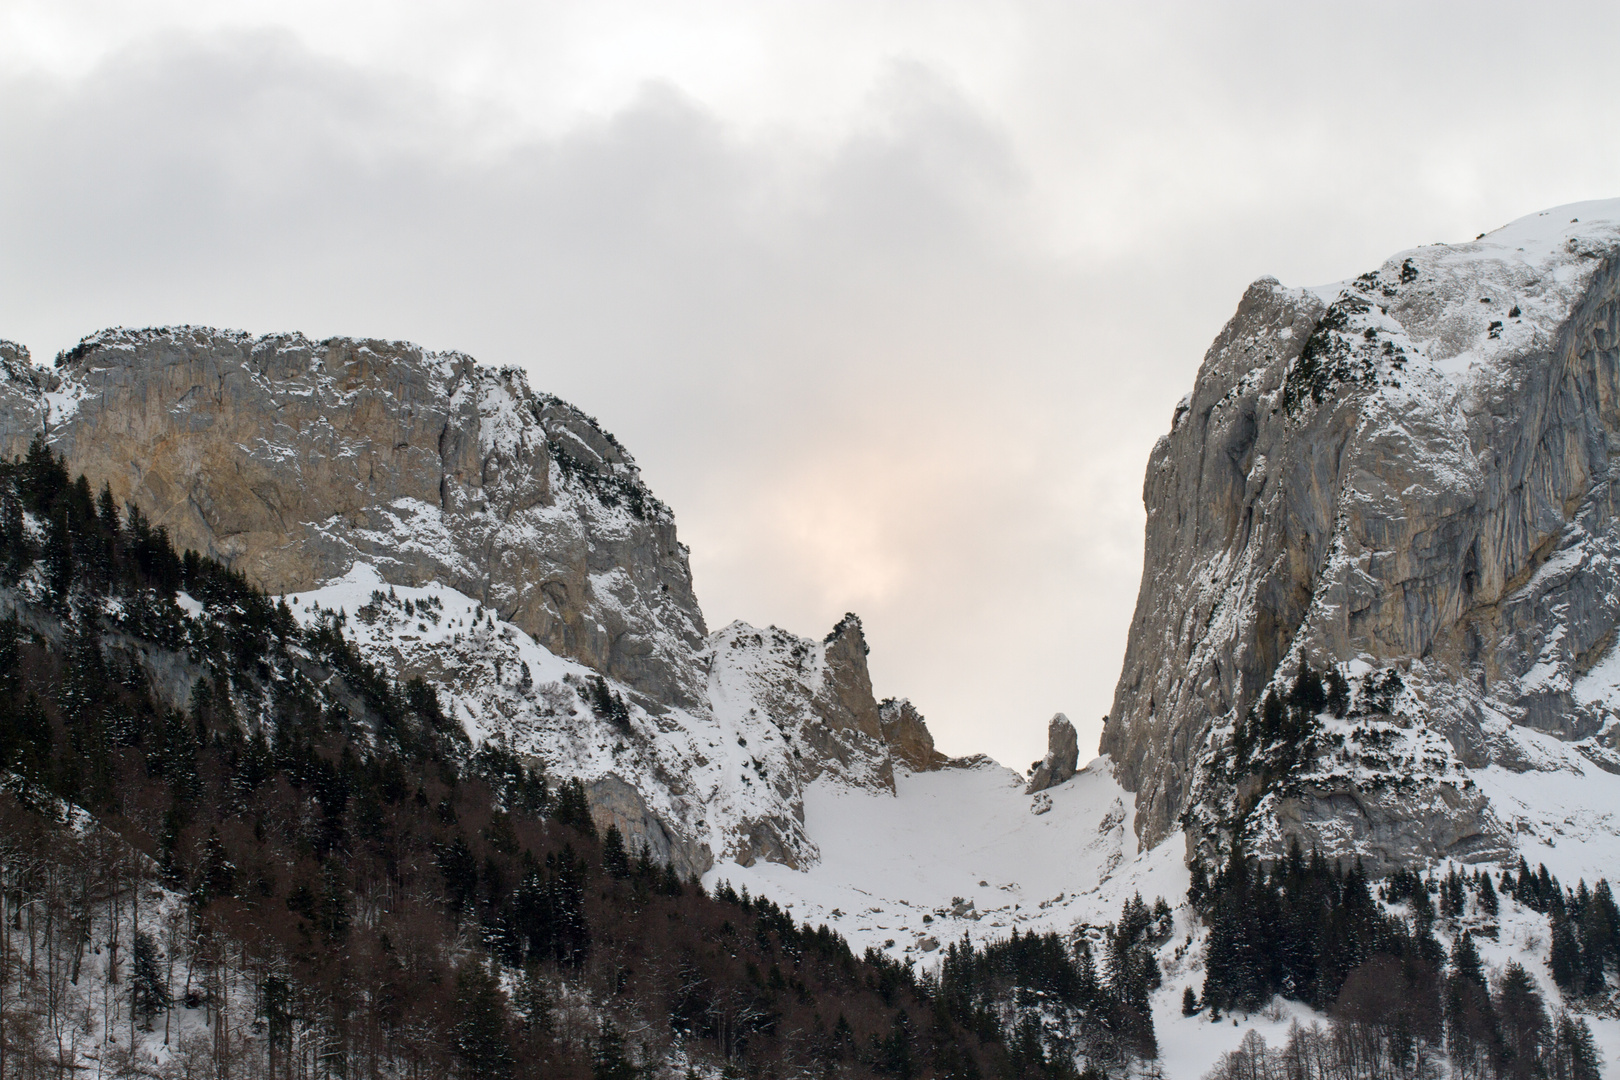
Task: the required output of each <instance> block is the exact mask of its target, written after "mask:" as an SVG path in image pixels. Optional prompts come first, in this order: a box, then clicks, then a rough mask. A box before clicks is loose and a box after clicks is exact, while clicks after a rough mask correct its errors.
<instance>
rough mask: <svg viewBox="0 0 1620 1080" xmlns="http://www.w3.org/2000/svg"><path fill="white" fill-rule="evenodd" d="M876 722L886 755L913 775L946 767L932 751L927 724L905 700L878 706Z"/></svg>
mask: <svg viewBox="0 0 1620 1080" xmlns="http://www.w3.org/2000/svg"><path fill="white" fill-rule="evenodd" d="M878 721H879V723H880V724H881V725H882V728H883V741H884V742H885V743H887V744H888V747H889V755H890V756H891V757H892V758H894V759H895V760H896V761H899V762H901V763H902V764H904V765H905V766H906V767H907V768H909V769H911V770H912V771H913V772H930V771H932V770H934V769H942V768H944V767H945V766H946V765H948V764H950V762H951V759H950V758H948V757H946V756H945V755H944V754H942V753H940V752H939V751H938V750H935V749H934V736H933V734H932V733H931V732H929V730H928V724H927V722H925V721H924V720H923V715H922V713H920V712H918V711H917V708H916V706H914V705H913V704H912V703H911V702H910V701H909V700H907V699H906V698H898V699H896V698H889V699H888V700H886V701H884V702H883V703H882V704H881V705H879V706H878Z"/></svg>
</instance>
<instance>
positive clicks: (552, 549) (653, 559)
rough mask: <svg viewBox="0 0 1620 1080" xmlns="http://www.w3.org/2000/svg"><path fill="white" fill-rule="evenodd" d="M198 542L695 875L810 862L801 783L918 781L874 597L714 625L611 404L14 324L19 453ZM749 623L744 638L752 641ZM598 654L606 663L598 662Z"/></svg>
mask: <svg viewBox="0 0 1620 1080" xmlns="http://www.w3.org/2000/svg"><path fill="white" fill-rule="evenodd" d="M41 431H43V432H44V434H45V438H46V441H47V443H48V444H49V445H50V446H51V447H52V448H53V449H54V450H56V451H57V452H59V453H61V454H62V455H64V456H65V457H66V459H67V462H68V465H69V468H70V469H71V470H72V471H73V472H74V473H83V474H85V475H86V476H87V477H88V478H90V479H91V480H92V482H93V483H94V484H95V485H96V486H100V484H102V483H106V484H108V486H109V487H110V488H111V490H112V494H113V495H114V497H115V498H116V499H117V500H118V501H119V502H120V503H133V504H135V505H137V506H138V507H139V508H140V509H141V510H142V512H143V513H144V514H145V515H146V516H147V517H148V518H149V519H150V520H151V521H152V522H153V524H155V525H161V526H162V527H164V528H165V529H167V530H168V532H169V535H170V536H171V537H172V538H173V540H174V542H175V544H176V546H177V547H180V548H187V547H189V548H195V549H197V550H200V551H202V552H205V553H207V554H209V555H212V556H214V557H216V558H219V559H221V560H222V561H225V562H228V563H229V564H230V565H232V566H233V567H235V568H236V569H238V570H240V571H242V572H243V573H244V574H246V575H247V577H248V578H249V579H250V580H251V581H253V582H254V583H256V584H258V585H260V586H261V587H263V588H265V589H266V590H267V591H269V592H271V593H276V594H283V595H285V596H288V597H289V598H290V599H291V601H292V604H293V608H294V611H295V614H296V616H297V617H298V618H299V619H300V620H301V621H303V622H305V623H306V624H309V623H311V622H312V621H315V620H318V619H320V618H322V617H323V616H322V612H323V611H326V612H332V611H337V610H340V609H341V610H342V611H343V612H344V613H345V615H346V616H351V617H352V618H351V619H350V620H349V621H348V622H347V623H346V624H345V627H346V629H345V633H346V636H349V637H350V638H351V639H352V640H353V642H354V643H355V645H356V647H357V648H358V649H359V650H360V652H361V654H362V655H363V656H365V657H366V658H367V659H369V660H371V661H373V662H375V663H378V664H380V665H382V666H383V668H384V669H385V670H386V671H387V672H388V673H389V674H390V675H391V676H392V677H394V678H397V679H400V680H404V679H407V678H410V677H414V676H421V677H423V678H425V679H427V680H428V681H429V682H430V683H431V684H432V685H434V686H435V687H436V688H438V690H439V693H440V697H441V701H442V702H444V704H445V705H446V708H447V711H448V712H449V713H450V714H451V715H453V716H454V717H455V718H456V719H457V720H458V721H459V722H460V723H461V724H462V725H463V727H465V728H466V729H467V731H468V732H469V734H471V735H472V736H473V737H474V738H475V739H479V740H481V739H498V740H501V741H503V742H505V743H506V744H507V745H509V746H511V747H512V748H513V749H514V750H516V751H517V752H518V753H520V754H521V755H523V756H525V757H528V758H530V759H532V760H534V761H537V762H539V763H541V764H543V765H544V766H545V768H546V769H547V771H548V772H549V773H550V774H551V775H552V776H553V777H554V778H556V779H562V778H566V777H579V778H580V779H582V780H583V781H584V782H585V785H586V791H587V794H588V797H589V800H590V803H591V808H592V812H593V814H594V815H595V816H596V818H597V819H598V822H599V823H600V824H601V825H603V827H605V826H606V825H607V824H610V823H611V824H615V825H617V826H618V827H619V829H620V831H621V832H622V833H623V834H624V835H625V837H626V839H627V841H628V842H629V843H630V844H631V845H632V846H633V847H642V846H644V847H646V848H647V849H648V850H649V851H650V852H651V853H652V854H653V856H654V857H656V858H658V859H660V860H661V861H668V862H670V863H672V864H673V865H675V866H676V868H677V869H679V870H680V871H681V872H682V873H684V874H693V873H701V872H702V871H704V870H706V869H707V868H708V867H709V866H710V865H712V863H713V861H714V860H715V858H716V857H727V856H730V857H735V858H737V859H739V860H741V861H743V862H752V861H754V860H755V859H768V860H774V861H779V862H784V863H787V864H789V865H794V866H797V865H803V864H804V863H805V862H807V861H811V860H814V859H815V858H816V857H817V852H816V847H815V844H814V843H813V842H812V841H811V839H810V838H809V837H807V836H806V835H805V833H804V828H803V818H804V809H803V794H804V786H805V785H806V784H807V783H809V782H811V781H812V780H814V779H815V778H816V777H818V776H821V775H823V774H827V773H830V774H833V775H835V776H836V777H837V778H838V779H839V780H840V781H842V782H845V783H850V784H857V785H863V786H870V787H876V788H879V789H886V790H891V791H892V790H893V764H892V763H893V761H894V760H907V761H911V760H912V759H913V758H916V759H917V760H923V759H926V758H927V756H928V754H929V753H931V752H932V740H931V738H929V737H928V735H927V729H926V727H925V726H924V725H923V722H922V718H921V717H920V716H918V715H916V714H915V713H914V711H913V713H912V714H911V716H909V717H908V718H907V719H906V721H905V722H904V723H903V724H902V731H901V732H900V733H899V734H897V735H896V748H894V749H891V747H890V744H889V741H888V738H887V737H886V735H885V731H884V721H883V719H882V717H881V716H880V712H879V707H878V704H877V702H876V700H875V699H874V696H873V693H872V684H871V678H870V675H869V674H868V671H867V667H866V653H867V646H866V640H865V637H864V635H863V633H862V630H861V625H860V620H859V619H857V618H855V617H854V616H853V615H850V616H847V617H846V618H845V619H844V620H843V621H841V622H840V623H839V624H838V626H837V627H835V628H834V630H833V631H832V633H830V634H829V635H828V636H827V637H826V639H825V640H823V641H821V642H819V643H818V642H811V641H806V640H804V639H800V638H796V637H793V636H792V635H786V634H784V633H783V632H780V631H775V630H773V631H771V632H770V635H771V637H770V642H769V643H768V644H767V642H766V640H765V638H764V637H763V636H762V635H761V634H760V632H756V631H753V630H752V628H748V627H743V626H742V625H741V624H738V625H737V626H734V627H728V628H727V629H726V630H725V631H722V632H721V633H719V634H717V635H715V636H714V637H712V638H711V637H709V636H707V634H706V630H705V627H704V622H703V616H702V613H701V611H700V610H699V607H698V604H697V600H696V598H695V596H694V595H693V591H692V581H691V573H690V570H689V568H688V564H687V552H686V549H685V547H684V546H683V545H681V544H680V542H679V541H678V539H677V537H676V532H675V523H674V517H673V515H672V514H671V512H670V511H669V510H668V508H666V507H665V506H664V505H663V504H662V503H661V502H659V501H658V500H657V499H656V498H655V497H654V496H653V495H652V493H651V492H650V491H648V490H647V488H646V487H645V485H643V484H642V482H641V479H640V475H639V472H638V470H637V468H636V465H635V462H634V460H633V459H632V458H631V456H630V454H629V453H628V452H627V451H626V450H625V449H624V447H623V446H622V445H620V443H619V442H618V441H617V440H616V439H615V438H614V437H613V436H612V435H611V434H609V433H608V432H607V431H605V430H604V429H603V428H602V427H601V426H600V425H599V424H598V423H597V422H596V421H595V420H593V419H591V418H590V417H588V416H586V415H585V414H583V413H582V412H580V411H579V410H577V409H575V408H574V407H573V406H571V405H568V404H567V403H565V402H562V401H559V400H557V399H556V398H553V397H549V396H547V395H545V394H536V393H533V392H531V391H530V390H529V388H528V386H527V384H526V381H525V379H524V376H523V375H522V373H521V372H519V371H517V370H516V369H503V370H499V371H496V370H491V369H488V368H482V367H479V366H478V365H477V364H476V363H474V362H473V361H472V360H471V359H470V358H468V357H466V356H463V355H461V354H459V353H432V352H426V351H424V350H422V349H420V348H418V347H416V346H414V345H410V344H407V343H401V342H384V341H374V340H356V339H349V338H332V339H328V340H325V341H319V342H317V341H312V340H310V339H307V338H304V337H302V336H300V335H296V334H284V335H269V336H264V337H254V336H251V335H248V334H243V333H238V332H227V331H217V330H211V329H206V328H198V327H181V328H169V329H151V330H109V331H104V332H102V333H99V334H95V335H92V336H91V337H88V338H85V339H84V340H83V341H82V342H80V343H79V345H78V346H76V347H75V348H73V349H72V350H70V351H68V352H66V353H63V354H62V355H60V356H59V357H58V359H57V364H56V367H55V369H54V370H48V369H45V368H41V367H35V366H33V365H32V364H31V363H30V358H29V355H28V351H27V350H26V349H24V348H22V347H21V346H18V345H13V344H10V343H5V342H0V451H3V452H4V453H6V454H7V455H13V456H15V455H20V454H25V453H27V451H28V447H29V444H30V442H31V441H32V440H33V439H34V438H35V436H36V434H38V433H40V432H41ZM745 639H746V640H745ZM599 676H600V678H599Z"/></svg>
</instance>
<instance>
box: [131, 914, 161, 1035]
mask: <svg viewBox="0 0 1620 1080" xmlns="http://www.w3.org/2000/svg"><path fill="white" fill-rule="evenodd" d="M129 994H130V1008H132V1009H133V1010H134V1011H135V1015H136V1016H137V1017H139V1018H140V1021H141V1030H142V1031H151V1030H152V1017H153V1016H155V1015H156V1014H157V1013H160V1012H162V1011H163V1010H165V1009H167V1008H168V1007H169V986H168V982H167V981H166V980H165V979H164V977H163V967H162V964H161V963H160V962H159V960H158V953H157V945H156V944H155V943H154V942H153V941H152V935H151V934H148V933H147V932H146V931H144V930H142V931H140V932H139V933H137V934H136V935H135V957H134V964H133V970H132V971H131V973H130V980H129Z"/></svg>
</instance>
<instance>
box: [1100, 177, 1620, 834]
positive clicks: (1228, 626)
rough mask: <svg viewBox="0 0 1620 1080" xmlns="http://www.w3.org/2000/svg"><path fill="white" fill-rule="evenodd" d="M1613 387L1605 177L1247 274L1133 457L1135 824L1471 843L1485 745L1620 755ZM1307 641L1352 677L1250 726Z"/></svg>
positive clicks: (1612, 212) (1490, 818)
mask: <svg viewBox="0 0 1620 1080" xmlns="http://www.w3.org/2000/svg"><path fill="white" fill-rule="evenodd" d="M1617 388H1620V203H1597V204H1582V205H1578V206H1573V207H1565V208H1561V209H1559V210H1554V211H1549V212H1546V213H1544V214H1539V215H1536V216H1534V217H1531V218H1527V219H1524V220H1522V221H1519V222H1515V223H1514V224H1512V225H1509V226H1506V227H1504V228H1503V229H1500V230H1498V231H1497V232H1495V233H1492V234H1490V235H1489V236H1486V237H1483V238H1481V239H1480V240H1477V241H1475V242H1473V243H1467V244H1456V245H1434V246H1431V247H1426V248H1419V249H1416V250H1413V251H1408V252H1403V253H1401V254H1399V255H1396V256H1394V257H1393V258H1392V259H1390V260H1389V261H1387V262H1386V263H1385V264H1384V265H1383V266H1381V267H1379V268H1378V269H1377V270H1375V271H1373V272H1371V273H1368V274H1364V275H1362V276H1361V277H1359V278H1357V279H1355V280H1354V281H1351V282H1347V283H1344V284H1340V285H1333V286H1328V287H1324V288H1319V289H1291V288H1286V287H1284V286H1282V285H1279V284H1278V283H1277V282H1276V281H1273V280H1270V279H1264V280H1261V281H1258V282H1256V283H1255V284H1254V285H1252V286H1251V287H1250V288H1249V290H1248V292H1247V293H1246V294H1245V296H1244V297H1243V300H1242V302H1241V303H1240V305H1239V307H1238V311H1237V313H1236V315H1234V316H1233V318H1232V320H1231V321H1230V322H1229V323H1228V324H1227V325H1226V327H1225V328H1224V329H1223V330H1222V331H1221V333H1220V335H1219V336H1218V337H1217V338H1216V340H1215V343H1214V345H1213V346H1211V348H1210V350H1209V352H1208V354H1207V355H1206V356H1205V358H1204V362H1203V365H1202V367H1201V368H1200V370H1199V373H1198V377H1197V381H1196V383H1195V385H1194V388H1193V391H1192V392H1191V393H1190V394H1189V395H1188V396H1187V397H1186V398H1185V399H1184V400H1183V401H1182V403H1181V404H1180V405H1179V406H1178V407H1177V409H1176V411H1175V416H1174V419H1173V421H1172V424H1171V430H1170V433H1169V434H1168V435H1166V436H1165V437H1164V438H1162V439H1160V440H1159V443H1158V445H1157V446H1156V447H1155V448H1154V451H1153V454H1152V457H1151V459H1150V461H1149V465H1148V469H1147V477H1146V481H1145V483H1144V490H1143V499H1144V502H1145V504H1146V507H1147V512H1148V523H1147V539H1146V559H1145V567H1144V571H1143V578H1142V586H1141V592H1140V595H1139V598H1138V602H1137V608H1136V613H1135V616H1134V618H1133V620H1132V624H1131V631H1130V638H1129V642H1128V646H1127V652H1126V658H1125V664H1124V669H1123V671H1122V673H1121V676H1120V681H1119V684H1118V687H1117V689H1116V692H1115V699H1114V707H1113V710H1112V714H1111V716H1110V718H1109V721H1108V723H1107V725H1106V728H1105V731H1104V735H1103V742H1102V749H1103V751H1104V752H1105V753H1108V754H1110V755H1112V760H1113V762H1114V765H1115V768H1116V770H1117V772H1118V775H1119V777H1120V779H1121V781H1122V782H1123V783H1124V785H1125V786H1126V787H1127V788H1128V789H1130V790H1133V791H1135V792H1136V793H1137V806H1138V812H1137V816H1136V823H1137V829H1138V834H1139V837H1140V839H1141V840H1142V842H1143V843H1145V844H1148V845H1152V844H1155V843H1157V842H1158V841H1159V840H1161V839H1163V838H1164V837H1166V836H1167V835H1168V834H1170V833H1171V832H1172V831H1174V830H1175V829H1176V828H1177V827H1178V824H1180V823H1183V822H1186V823H1188V824H1196V825H1198V826H1199V828H1200V830H1206V829H1207V830H1208V831H1210V832H1211V833H1213V834H1215V835H1225V836H1228V837H1230V836H1233V835H1242V836H1244V837H1245V838H1246V839H1247V841H1248V842H1249V843H1250V844H1251V845H1252V846H1254V847H1255V848H1256V849H1258V850H1259V851H1260V852H1261V853H1262V854H1264V853H1266V852H1276V851H1279V850H1281V848H1282V846H1283V845H1284V844H1286V843H1288V842H1290V841H1291V840H1293V839H1296V838H1297V839H1299V840H1301V841H1302V842H1303V843H1305V845H1306V846H1307V847H1309V846H1312V845H1315V846H1319V847H1322V848H1323V849H1325V850H1327V851H1329V852H1335V853H1350V852H1354V853H1358V854H1361V855H1362V856H1364V857H1365V858H1368V859H1370V860H1372V861H1373V863H1374V864H1388V863H1400V862H1407V861H1413V860H1417V859H1423V858H1433V857H1437V856H1451V857H1457V858H1463V859H1470V860H1479V859H1489V858H1495V857H1498V856H1500V855H1502V854H1504V853H1505V852H1506V851H1507V850H1508V849H1509V847H1510V846H1511V843H1512V835H1513V833H1514V831H1515V823H1514V820H1513V816H1512V814H1511V813H1510V812H1508V811H1507V810H1505V809H1503V808H1502V807H1497V806H1493V805H1492V802H1491V800H1490V799H1489V798H1487V796H1486V794H1485V793H1484V792H1483V790H1482V789H1481V787H1480V786H1479V784H1477V783H1476V778H1478V777H1481V776H1483V773H1482V772H1481V770H1486V769H1488V768H1489V767H1491V766H1493V765H1494V766H1498V767H1501V768H1505V769H1508V770H1520V771H1522V770H1525V769H1530V768H1552V767H1556V768H1572V769H1579V768H1581V767H1582V765H1581V764H1580V762H1582V761H1584V762H1586V763H1588V764H1595V765H1598V766H1601V767H1603V768H1607V769H1611V770H1612V769H1615V768H1617V767H1620V759H1617V758H1616V755H1615V754H1614V746H1615V741H1616V739H1615V737H1616V733H1617V727H1616V723H1615V719H1614V717H1615V716H1616V715H1617V712H1616V707H1617V706H1620V694H1616V693H1615V691H1614V685H1615V683H1616V682H1617V681H1620V680H1616V679H1614V678H1613V677H1612V676H1610V675H1608V674H1606V672H1608V670H1609V668H1610V667H1615V668H1616V669H1617V670H1620V660H1617V659H1616V658H1615V657H1614V642H1615V633H1614V628H1615V624H1616V622H1617V620H1620V590H1617V587H1616V586H1617V584H1620V581H1617V576H1620V526H1617V523H1616V486H1615V481H1616V479H1617V469H1620V457H1617V456H1616V451H1617V450H1620V397H1617ZM1302 666H1305V667H1307V668H1308V669H1309V670H1310V671H1311V672H1314V673H1321V672H1326V671H1331V672H1333V673H1335V676H1336V677H1338V678H1342V679H1343V680H1344V684H1345V692H1344V694H1343V700H1341V701H1339V702H1338V704H1337V706H1335V707H1333V708H1324V707H1322V702H1321V701H1309V699H1311V698H1312V696H1313V694H1314V693H1315V692H1314V691H1313V692H1312V693H1305V694H1303V696H1299V695H1296V697H1297V699H1298V700H1300V701H1307V702H1308V706H1302V708H1303V710H1304V711H1305V712H1307V713H1313V714H1314V715H1313V716H1312V717H1311V719H1310V720H1309V721H1308V723H1306V724H1305V725H1304V731H1303V733H1301V732H1294V733H1293V734H1292V735H1290V736H1289V737H1288V738H1285V739H1283V740H1281V742H1277V741H1275V740H1274V741H1273V742H1270V743H1268V742H1267V739H1268V738H1269V736H1266V735H1262V736H1259V737H1256V736H1254V735H1253V732H1255V731H1261V732H1266V731H1270V730H1272V729H1271V728H1268V727H1267V726H1266V722H1265V721H1264V720H1263V719H1260V720H1256V719H1254V718H1253V717H1251V715H1250V710H1251V709H1252V708H1256V707H1257V706H1263V705H1264V701H1263V698H1264V695H1265V694H1266V693H1267V691H1268V688H1269V689H1272V690H1275V691H1276V692H1277V693H1278V695H1279V699H1282V698H1284V697H1285V696H1286V694H1285V692H1286V691H1288V690H1289V689H1290V688H1291V686H1292V685H1293V683H1294V682H1295V680H1296V675H1297V673H1298V672H1299V671H1300V669H1301V667H1302ZM1315 678H1316V676H1315V675H1312V676H1311V679H1312V680H1314V679H1315ZM1289 700H1294V699H1289ZM1276 707H1277V708H1281V707H1282V706H1281V705H1280V703H1279V705H1278V706H1276ZM1290 707H1292V706H1290ZM1335 714H1337V715H1335ZM1277 715H1282V714H1281V713H1278V714H1277ZM1240 724H1246V725H1248V726H1247V727H1246V728H1244V729H1243V730H1242V731H1241V732H1240V730H1239V725H1240ZM1273 726H1274V727H1277V729H1278V730H1286V725H1281V726H1278V725H1273ZM1530 732H1540V733H1544V734H1546V735H1550V736H1554V737H1555V738H1556V739H1558V740H1562V741H1563V744H1564V747H1565V751H1568V752H1567V753H1566V752H1564V751H1558V750H1557V749H1556V747H1555V748H1554V749H1553V750H1548V749H1547V745H1546V744H1547V740H1544V739H1538V738H1536V737H1534V736H1533V735H1532V734H1530ZM1289 739H1292V745H1290V746H1286V747H1285V746H1283V745H1282V743H1283V742H1288V741H1289ZM1268 747H1269V748H1268ZM1571 754H1573V755H1574V756H1573V757H1572V756H1571ZM1549 755H1551V756H1549ZM1189 835H1191V831H1190V832H1189Z"/></svg>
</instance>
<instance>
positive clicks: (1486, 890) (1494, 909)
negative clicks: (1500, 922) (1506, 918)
mask: <svg viewBox="0 0 1620 1080" xmlns="http://www.w3.org/2000/svg"><path fill="white" fill-rule="evenodd" d="M1479 910H1480V911H1481V912H1482V913H1484V914H1486V915H1489V916H1490V917H1492V918H1495V917H1496V916H1497V914H1498V913H1500V911H1501V910H1502V902H1501V900H1500V899H1498V898H1497V895H1496V888H1495V887H1494V886H1493V885H1492V884H1491V875H1489V874H1482V875H1480V879H1479Z"/></svg>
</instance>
